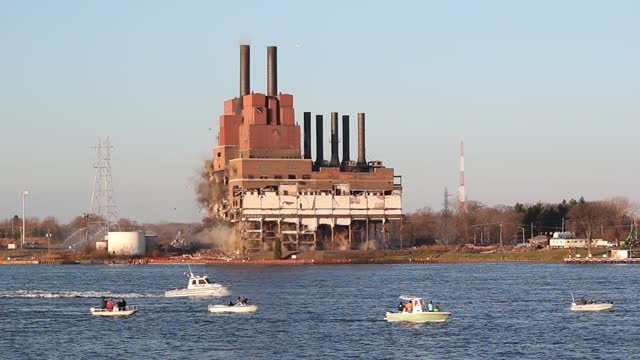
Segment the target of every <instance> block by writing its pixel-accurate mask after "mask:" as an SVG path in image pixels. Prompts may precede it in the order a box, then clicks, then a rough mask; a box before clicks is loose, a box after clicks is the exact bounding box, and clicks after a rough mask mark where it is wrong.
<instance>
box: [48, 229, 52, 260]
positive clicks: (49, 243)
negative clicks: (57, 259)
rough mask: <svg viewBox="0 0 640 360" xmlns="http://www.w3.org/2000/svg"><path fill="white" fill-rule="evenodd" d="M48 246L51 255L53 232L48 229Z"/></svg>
mask: <svg viewBox="0 0 640 360" xmlns="http://www.w3.org/2000/svg"><path fill="white" fill-rule="evenodd" d="M47 247H48V248H49V250H48V253H49V255H51V232H50V231H49V229H47Z"/></svg>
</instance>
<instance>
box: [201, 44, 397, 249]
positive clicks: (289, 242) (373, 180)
mask: <svg viewBox="0 0 640 360" xmlns="http://www.w3.org/2000/svg"><path fill="white" fill-rule="evenodd" d="M249 53H250V50H249V46H248V45H241V47H240V97H236V98H233V99H230V100H227V101H226V102H225V103H224V113H223V114H222V115H220V119H219V132H218V144H217V145H216V146H215V147H214V149H213V161H212V167H211V169H210V176H209V179H210V180H209V181H210V188H211V189H215V191H214V193H213V194H212V196H211V199H210V203H209V215H210V216H211V217H217V218H221V219H224V220H226V221H228V222H230V223H231V224H233V226H234V230H235V233H236V235H237V248H238V250H239V251H241V252H242V253H243V254H246V253H248V252H253V251H264V250H270V249H273V247H274V246H275V242H276V240H278V239H279V240H280V241H281V244H282V247H283V250H288V251H299V250H305V249H309V250H315V249H317V250H321V249H336V250H337V249H373V248H389V247H390V246H391V244H392V242H393V241H395V240H398V239H399V237H400V236H401V235H400V228H401V225H402V181H401V177H400V176H397V175H395V173H394V170H393V169H392V168H387V167H385V166H384V165H383V164H382V161H367V160H366V155H365V129H364V125H365V116H364V113H358V158H357V161H352V160H350V155H349V146H350V143H349V115H343V117H342V121H343V126H342V129H343V134H342V143H343V149H342V152H343V153H342V162H341V161H340V158H339V154H338V152H339V142H340V138H339V134H338V127H339V126H338V113H337V112H332V113H331V133H330V144H331V157H330V160H329V161H326V160H324V159H325V158H324V148H323V145H324V144H323V141H324V140H323V115H322V114H317V115H316V154H315V155H316V160H315V161H314V160H313V159H312V153H311V149H312V146H311V145H312V144H311V140H312V134H311V130H312V123H311V119H312V115H311V113H310V112H304V114H303V126H304V127H303V136H302V140H303V147H302V148H303V149H302V150H303V153H302V154H301V134H300V126H299V125H298V123H297V122H296V119H295V113H294V108H293V95H291V94H283V93H281V92H280V93H278V85H277V83H278V82H277V48H276V47H275V46H269V47H268V48H267V93H266V95H265V94H262V93H256V92H252V91H251V90H250V81H249V74H250V71H249Z"/></svg>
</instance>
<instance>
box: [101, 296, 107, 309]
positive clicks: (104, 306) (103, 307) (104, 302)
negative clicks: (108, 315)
mask: <svg viewBox="0 0 640 360" xmlns="http://www.w3.org/2000/svg"><path fill="white" fill-rule="evenodd" d="M106 308H107V299H105V298H104V296H103V297H102V298H101V299H100V309H106Z"/></svg>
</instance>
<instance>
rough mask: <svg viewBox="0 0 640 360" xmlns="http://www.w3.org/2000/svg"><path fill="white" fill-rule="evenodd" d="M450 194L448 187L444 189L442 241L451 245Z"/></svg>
mask: <svg viewBox="0 0 640 360" xmlns="http://www.w3.org/2000/svg"><path fill="white" fill-rule="evenodd" d="M449 196H453V195H449V192H448V191H447V187H446V186H445V188H444V210H442V240H444V243H445V244H447V245H449V231H448V230H449V229H448V227H449Z"/></svg>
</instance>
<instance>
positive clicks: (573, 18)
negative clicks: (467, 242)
mask: <svg viewBox="0 0 640 360" xmlns="http://www.w3.org/2000/svg"><path fill="white" fill-rule="evenodd" d="M639 10H640V3H637V2H634V1H612V2H597V1H565V2H552V1H536V2H527V3H524V2H517V3H516V2H507V1H486V2H472V1H447V2H439V1H426V2H417V1H416V2H400V3H393V4H392V3H388V2H367V3H366V6H365V5H363V4H360V3H350V2H334V1H329V2H322V3H298V2H293V1H282V2H269V3H262V2H243V3H237V4H236V3H218V2H189V3H175V2H168V1H141V2H135V3H130V2H126V1H112V2H109V3H100V2H84V1H59V2H28V1H0V46H1V47H2V49H3V56H2V57H0V69H1V70H0V79H1V80H0V118H2V124H3V130H4V131H3V135H4V136H3V137H2V141H0V169H1V170H0V171H1V175H0V184H1V185H0V219H1V218H8V217H10V216H12V215H14V214H18V215H21V214H22V202H21V197H20V195H19V194H20V192H21V191H22V190H29V192H30V194H29V196H28V197H27V210H26V216H27V217H40V218H43V217H45V216H49V215H50V216H55V217H57V218H58V219H59V220H60V221H61V222H66V221H68V220H70V219H71V218H72V217H74V216H77V215H80V214H82V213H84V212H87V211H88V210H89V204H90V200H91V194H92V190H93V179H94V175H95V169H94V162H95V152H94V150H93V149H92V146H94V145H95V143H96V140H97V138H98V137H102V138H104V137H107V136H109V138H110V140H111V143H112V144H113V146H114V150H113V152H112V175H113V186H114V199H115V203H116V206H117V212H118V216H119V217H124V218H129V219H131V220H135V221H138V222H141V223H142V222H158V221H167V222H193V221H198V220H200V218H201V217H202V213H201V212H200V209H198V204H197V202H196V198H195V192H194V189H193V182H194V181H195V180H196V179H197V177H198V171H199V169H200V167H201V166H202V164H203V162H204V161H205V160H206V159H208V158H209V157H211V154H212V149H213V146H214V145H215V144H216V141H217V140H216V134H217V129H218V116H219V115H220V114H222V112H223V102H224V101H225V100H228V99H230V98H233V97H235V96H237V94H238V71H239V70H238V68H239V64H238V58H239V50H238V45H239V44H240V43H242V42H250V43H251V45H252V46H251V90H253V91H256V92H264V91H265V89H266V46H268V45H277V46H278V75H279V79H278V87H279V89H278V90H279V91H281V92H283V93H291V94H293V95H294V107H295V111H296V121H298V122H299V123H302V113H303V112H304V111H311V112H312V113H313V114H325V121H326V123H325V134H324V135H325V139H328V129H329V128H328V115H329V113H330V112H333V111H337V112H339V114H341V115H342V114H350V115H351V116H352V117H351V118H352V121H354V119H355V115H356V113H358V112H364V113H366V116H367V126H366V128H367V139H366V141H367V157H368V159H369V160H383V161H384V164H385V165H386V166H388V167H392V168H394V169H395V171H396V173H397V174H398V175H402V181H403V186H404V210H405V212H411V211H415V210H416V209H419V208H422V207H425V206H427V207H431V208H433V209H435V210H439V209H441V208H442V203H443V199H444V188H445V186H446V187H448V190H449V193H450V194H453V195H456V196H457V194H458V179H459V146H460V141H464V144H465V167H466V171H465V183H466V189H467V200H475V201H480V202H482V203H484V204H486V205H489V206H494V205H498V204H505V205H513V204H515V203H516V202H521V203H535V202H538V201H543V202H559V201H562V200H563V199H566V200H569V199H571V198H575V199H578V198H580V197H581V196H584V198H585V199H587V200H597V199H603V198H610V197H614V196H623V197H627V198H629V200H631V201H632V202H636V203H637V202H638V201H639V200H640V189H639V188H638V186H637V185H636V184H637V183H636V181H635V179H637V178H638V177H639V176H640V170H639V167H638V166H636V165H635V164H634V161H635V160H636V159H637V158H638V156H639V155H640V150H639V149H638V145H637V144H638V141H637V132H638V130H639V129H640V125H638V123H639V122H638V121H637V119H638V118H639V116H638V115H640V71H639V70H638V66H637V64H638V63H639V62H640V49H639V47H638V46H637V39H638V37H639V36H638V35H640V23H639V22H638V21H637V14H638V13H639ZM314 133H315V130H314ZM340 136H341V137H342V134H341V135H340ZM356 139H357V137H356V126H354V125H353V123H352V126H351V154H352V156H353V155H354V154H356V153H357V151H356V149H357V140H356ZM313 149H314V152H313V154H314V155H313V156H314V158H315V145H314V146H313ZM328 151H329V150H328V146H325V158H327V154H328ZM450 200H451V201H455V199H454V198H450Z"/></svg>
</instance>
